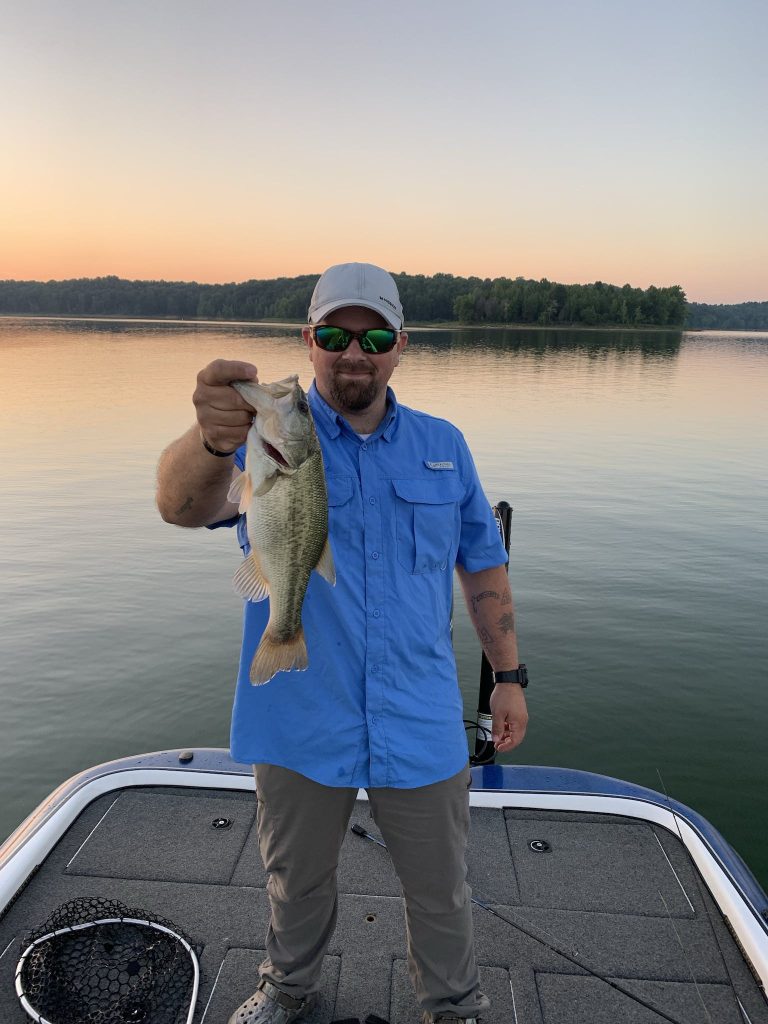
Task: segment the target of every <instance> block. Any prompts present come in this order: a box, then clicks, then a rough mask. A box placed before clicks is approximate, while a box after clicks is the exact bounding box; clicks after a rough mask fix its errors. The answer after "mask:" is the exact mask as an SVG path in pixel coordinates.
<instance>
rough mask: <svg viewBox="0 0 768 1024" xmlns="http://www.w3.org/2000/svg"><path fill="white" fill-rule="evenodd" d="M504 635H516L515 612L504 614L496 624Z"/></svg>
mask: <svg viewBox="0 0 768 1024" xmlns="http://www.w3.org/2000/svg"><path fill="white" fill-rule="evenodd" d="M496 625H497V626H498V627H499V629H500V630H501V631H502V633H514V632H515V616H514V613H513V612H504V614H503V615H502V616H501V618H500V619H499V621H498V622H497V623H496Z"/></svg>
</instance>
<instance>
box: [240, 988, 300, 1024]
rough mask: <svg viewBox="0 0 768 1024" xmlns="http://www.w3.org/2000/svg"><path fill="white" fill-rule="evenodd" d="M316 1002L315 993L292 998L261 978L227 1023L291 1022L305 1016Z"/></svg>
mask: <svg viewBox="0 0 768 1024" xmlns="http://www.w3.org/2000/svg"><path fill="white" fill-rule="evenodd" d="M316 1004H317V995H316V994H315V993H313V994H312V995H309V996H307V997H306V998H305V999H294V998H293V996H289V995H286V994H285V992H281V991H280V989H279V988H278V987H277V985H273V984H272V982H271V981H267V979H266V978H262V979H261V981H260V982H259V984H258V986H257V988H256V991H255V992H254V993H253V995H252V996H250V997H249V998H248V999H246V1000H245V1002H244V1003H243V1004H242V1005H241V1006H238V1008H237V1009H236V1010H235V1012H234V1013H233V1014H232V1016H231V1017H230V1018H229V1020H228V1021H227V1024H291V1022H292V1021H294V1020H301V1018H302V1017H306V1016H307V1014H308V1013H311V1011H312V1010H313V1009H314V1008H315V1006H316Z"/></svg>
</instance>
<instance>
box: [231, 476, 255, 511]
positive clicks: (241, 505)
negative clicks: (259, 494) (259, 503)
mask: <svg viewBox="0 0 768 1024" xmlns="http://www.w3.org/2000/svg"><path fill="white" fill-rule="evenodd" d="M251 494H252V488H251V474H250V473H241V474H240V475H239V476H236V477H235V479H234V480H233V481H232V483H231V484H230V485H229V491H228V492H227V501H231V502H232V504H233V505H237V506H238V509H239V511H240V512H241V513H242V512H246V511H247V510H248V506H249V505H250V503H251Z"/></svg>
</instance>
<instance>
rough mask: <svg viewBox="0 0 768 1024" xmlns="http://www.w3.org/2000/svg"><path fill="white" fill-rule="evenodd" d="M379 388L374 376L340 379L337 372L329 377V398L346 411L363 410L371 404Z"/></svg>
mask: <svg viewBox="0 0 768 1024" xmlns="http://www.w3.org/2000/svg"><path fill="white" fill-rule="evenodd" d="M378 391H379V388H378V384H377V383H376V379H375V377H361V378H360V379H359V380H349V379H347V380H340V379H339V377H338V375H337V374H334V375H333V377H332V378H331V398H332V399H333V401H334V402H335V404H336V405H337V406H338V408H339V409H346V410H347V411H348V412H363V410H364V409H368V408H370V406H371V405H373V403H374V401H375V399H376V396H377V394H378Z"/></svg>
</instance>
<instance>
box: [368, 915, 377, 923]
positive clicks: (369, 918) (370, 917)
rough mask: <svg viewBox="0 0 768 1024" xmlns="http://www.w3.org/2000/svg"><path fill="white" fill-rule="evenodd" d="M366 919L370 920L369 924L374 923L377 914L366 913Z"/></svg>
mask: <svg viewBox="0 0 768 1024" xmlns="http://www.w3.org/2000/svg"><path fill="white" fill-rule="evenodd" d="M365 920H366V921H367V922H368V924H373V922H374V921H375V920H376V915H375V914H366V915H365Z"/></svg>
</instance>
